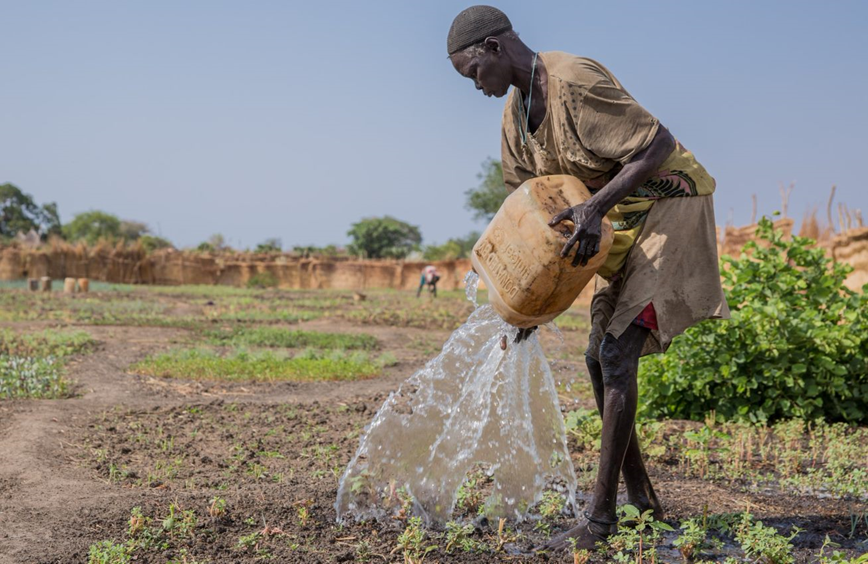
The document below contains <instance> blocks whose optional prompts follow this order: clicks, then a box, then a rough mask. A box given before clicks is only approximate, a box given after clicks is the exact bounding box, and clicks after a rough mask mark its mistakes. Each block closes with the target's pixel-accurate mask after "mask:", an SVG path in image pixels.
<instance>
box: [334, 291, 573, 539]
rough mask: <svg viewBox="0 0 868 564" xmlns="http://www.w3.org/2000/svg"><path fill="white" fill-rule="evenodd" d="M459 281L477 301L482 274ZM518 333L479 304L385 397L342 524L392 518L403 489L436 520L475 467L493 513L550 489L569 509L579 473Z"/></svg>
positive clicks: (418, 510) (553, 394)
mask: <svg viewBox="0 0 868 564" xmlns="http://www.w3.org/2000/svg"><path fill="white" fill-rule="evenodd" d="M474 276H475V275H474ZM465 280H466V281H468V286H470V284H471V283H472V285H473V286H474V288H473V289H471V288H469V287H468V289H467V296H468V299H470V300H471V301H473V302H474V303H475V297H476V290H475V286H476V281H477V280H478V277H476V278H474V277H473V276H472V275H471V274H468V276H467V278H465ZM504 334H506V335H507V338H508V339H509V341H510V345H509V346H508V347H507V349H506V350H503V349H502V348H501V337H502V336H503V335H504ZM516 334H517V329H516V328H515V327H512V326H510V325H508V324H506V323H505V322H504V321H503V320H502V319H501V318H500V317H499V316H498V315H497V313H496V312H495V311H494V310H493V309H492V308H491V306H487V305H486V306H482V307H477V308H476V309H475V311H474V312H473V313H472V314H471V315H470V317H469V318H468V320H467V322H466V323H465V324H464V325H462V326H461V327H460V328H458V329H457V330H456V331H455V332H454V333H453V334H452V336H451V337H450V338H449V340H448V341H447V342H446V344H445V345H444V346H443V350H442V352H441V353H440V354H439V355H438V356H437V357H435V358H434V359H432V360H430V361H429V362H428V363H427V364H426V365H425V367H424V368H423V369H421V370H419V371H418V372H416V373H415V374H413V376H411V377H410V378H409V379H408V380H407V381H406V382H404V384H402V385H401V387H400V388H399V389H398V390H397V391H396V392H394V393H392V394H391V395H390V396H389V398H388V399H387V400H386V402H385V403H384V404H383V406H382V407H381V408H380V410H379V411H378V412H377V415H376V416H375V417H374V419H373V421H371V423H370V424H369V425H368V427H367V428H366V429H365V434H364V436H363V438H362V440H361V444H360V446H359V449H358V451H357V452H356V454H355V456H354V457H353V459H352V461H351V462H350V464H349V466H348V467H347V469H346V471H345V472H344V475H343V477H342V478H341V481H340V485H339V487H338V497H337V501H336V503H335V508H336V510H337V514H338V519H339V520H343V519H345V518H346V517H348V516H352V517H355V518H358V519H372V518H373V519H382V518H387V517H389V516H390V515H393V514H396V513H398V512H399V511H400V508H401V505H402V502H401V500H400V499H399V498H398V495H397V493H396V492H398V491H399V490H400V489H401V488H404V490H405V491H406V492H407V494H409V496H410V497H411V498H412V504H413V513H415V514H416V515H418V516H421V517H422V518H423V519H424V521H425V522H426V524H428V525H435V526H436V525H442V524H443V523H445V522H446V521H448V520H449V518H450V517H451V515H452V512H453V510H454V507H455V503H456V499H457V493H458V489H459V487H460V486H461V484H462V483H463V482H464V480H465V478H466V477H467V475H468V474H469V473H470V472H471V471H473V470H474V469H475V468H477V467H478V466H479V465H481V466H483V467H485V468H486V469H487V472H488V474H489V475H490V476H491V478H492V479H493V489H492V492H491V494H490V495H489V498H488V499H487V500H486V502H485V508H486V515H487V516H488V517H489V518H499V517H507V518H514V519H517V520H522V519H524V518H525V517H527V516H528V515H529V514H530V512H531V510H532V509H533V506H534V505H535V504H536V503H537V502H538V501H539V500H540V499H541V497H542V494H543V492H544V490H545V489H546V488H549V487H552V488H555V489H559V490H560V491H561V492H562V493H563V495H565V497H566V498H567V501H568V503H567V505H568V507H569V508H571V509H572V510H573V512H574V513H575V491H576V476H575V471H574V469H573V465H572V462H571V460H570V456H569V451H568V450H567V445H566V433H565V430H564V421H563V417H562V416H561V412H560V406H559V403H558V398H557V391H556V389H555V383H554V380H553V378H552V374H551V371H550V370H549V365H548V362H547V361H546V357H545V354H544V353H543V351H542V347H541V346H540V344H539V341H538V339H537V336H536V335H535V334H534V335H532V336H531V337H530V338H528V339H526V340H525V341H523V342H522V343H512V340H513V339H514V337H515V335H516Z"/></svg>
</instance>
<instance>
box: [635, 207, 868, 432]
mask: <svg viewBox="0 0 868 564" xmlns="http://www.w3.org/2000/svg"><path fill="white" fill-rule="evenodd" d="M756 234H757V239H758V241H751V242H749V243H747V245H745V247H744V249H743V251H742V253H741V256H739V257H726V256H725V257H722V259H721V275H722V277H723V287H724V291H725V293H726V296H727V301H728V303H729V307H730V310H731V311H732V319H731V320H729V321H705V322H703V323H700V324H698V325H696V326H694V327H692V328H690V329H688V330H687V331H686V332H685V333H684V334H683V335H682V336H680V337H678V338H676V339H675V340H674V341H673V343H672V346H671V348H670V349H669V351H668V352H667V353H666V354H664V355H655V356H653V357H647V358H645V359H643V361H642V363H641V366H640V385H641V386H642V388H643V391H642V397H643V401H644V405H643V409H644V410H645V413H646V414H649V415H653V416H658V417H671V418H685V419H694V420H702V419H703V418H704V417H705V416H706V415H707V414H708V413H709V412H711V411H714V412H716V414H717V416H718V417H719V418H724V419H742V420H750V421H766V420H771V419H780V418H800V419H808V420H813V419H816V418H820V417H822V418H826V419H829V420H839V421H840V420H843V421H850V422H866V421H868V295H866V290H868V286H866V287H864V288H863V289H862V292H861V293H858V292H853V291H851V290H849V289H847V288H846V287H845V286H844V279H845V278H846V277H847V275H848V273H849V272H850V271H851V270H852V269H851V268H850V267H849V266H847V265H844V264H838V263H833V262H832V261H831V260H830V259H828V258H827V257H826V256H825V253H824V251H823V249H820V248H815V247H814V246H813V245H814V242H813V241H812V240H810V239H806V238H802V237H792V239H787V238H784V236H783V234H782V233H781V232H780V231H776V230H775V229H774V226H773V224H772V222H771V220H769V219H768V218H763V219H762V220H761V221H760V223H759V225H758V227H757V232H756Z"/></svg>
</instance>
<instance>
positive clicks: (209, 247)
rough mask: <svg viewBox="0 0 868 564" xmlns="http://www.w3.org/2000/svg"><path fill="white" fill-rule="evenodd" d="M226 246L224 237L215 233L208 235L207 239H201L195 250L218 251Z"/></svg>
mask: <svg viewBox="0 0 868 564" xmlns="http://www.w3.org/2000/svg"><path fill="white" fill-rule="evenodd" d="M227 248H228V247H227V246H226V239H225V238H224V237H223V235H222V234H220V233H215V234H214V235H211V236H210V237H208V240H207V241H203V242H201V243H199V246H198V247H196V250H197V251H203V252H218V251H223V250H226V249H227Z"/></svg>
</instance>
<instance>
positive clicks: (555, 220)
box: [549, 208, 573, 227]
mask: <svg viewBox="0 0 868 564" xmlns="http://www.w3.org/2000/svg"><path fill="white" fill-rule="evenodd" d="M572 213H573V209H572V208H567V209H565V210H564V211H562V212H560V213H558V214H555V215H554V216H553V217H552V218H551V219H550V220H549V226H551V227H554V226H555V225H557V224H558V223H560V222H562V221H563V220H565V219H568V218H569V217H570V216H571V215H572Z"/></svg>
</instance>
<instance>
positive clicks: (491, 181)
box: [464, 158, 508, 222]
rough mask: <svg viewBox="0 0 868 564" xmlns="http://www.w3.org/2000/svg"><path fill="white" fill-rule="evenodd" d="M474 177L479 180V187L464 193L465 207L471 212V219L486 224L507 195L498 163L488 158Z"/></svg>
mask: <svg viewBox="0 0 868 564" xmlns="http://www.w3.org/2000/svg"><path fill="white" fill-rule="evenodd" d="M476 177H477V178H479V186H477V187H476V188H471V189H469V190H467V191H466V192H464V195H465V196H467V202H466V204H465V207H466V208H467V209H468V210H470V211H472V212H473V219H475V220H483V221H486V222H488V221H491V218H493V217H494V214H496V213H497V210H499V209H500V205H501V204H502V203H503V200H505V199H506V197H507V195H508V192H507V191H506V185H505V184H504V183H503V168H502V166H501V164H500V161H498V160H495V159H491V158H489V159H488V160H486V161H485V162H483V163H482V172H480V173H479V174H477V175H476Z"/></svg>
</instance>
